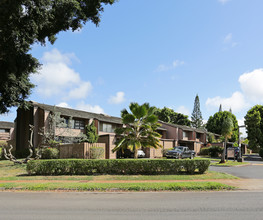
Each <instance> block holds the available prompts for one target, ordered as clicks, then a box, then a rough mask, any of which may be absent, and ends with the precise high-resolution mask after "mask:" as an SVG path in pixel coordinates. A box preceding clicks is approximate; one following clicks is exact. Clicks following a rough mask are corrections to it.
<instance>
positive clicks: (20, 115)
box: [16, 107, 34, 150]
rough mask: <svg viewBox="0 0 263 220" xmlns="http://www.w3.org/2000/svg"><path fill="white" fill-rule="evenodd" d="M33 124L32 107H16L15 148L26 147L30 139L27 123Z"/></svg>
mask: <svg viewBox="0 0 263 220" xmlns="http://www.w3.org/2000/svg"><path fill="white" fill-rule="evenodd" d="M30 124H31V125H34V118H33V107H30V108H29V110H25V109H21V108H19V109H17V119H16V128H17V131H16V150H22V149H25V148H28V146H29V142H28V141H29V139H30V130H29V125H30Z"/></svg>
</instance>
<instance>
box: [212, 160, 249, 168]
mask: <svg viewBox="0 0 263 220" xmlns="http://www.w3.org/2000/svg"><path fill="white" fill-rule="evenodd" d="M248 164H249V163H248V162H237V161H230V160H229V161H226V162H225V163H220V162H217V163H212V164H211V165H212V166H220V167H225V166H228V167H231V166H241V165H248Z"/></svg>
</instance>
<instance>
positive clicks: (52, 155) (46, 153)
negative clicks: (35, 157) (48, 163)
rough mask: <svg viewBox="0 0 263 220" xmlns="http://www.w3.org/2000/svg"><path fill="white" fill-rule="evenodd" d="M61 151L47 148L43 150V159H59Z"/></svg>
mask: <svg viewBox="0 0 263 220" xmlns="http://www.w3.org/2000/svg"><path fill="white" fill-rule="evenodd" d="M58 158H59V150H58V149H57V148H54V147H53V148H52V147H46V148H44V149H43V150H42V155H41V159H58Z"/></svg>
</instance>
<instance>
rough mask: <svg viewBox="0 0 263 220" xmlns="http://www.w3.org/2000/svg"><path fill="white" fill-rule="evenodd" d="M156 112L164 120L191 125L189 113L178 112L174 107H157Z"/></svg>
mask: <svg viewBox="0 0 263 220" xmlns="http://www.w3.org/2000/svg"><path fill="white" fill-rule="evenodd" d="M154 114H155V115H157V116H158V118H159V120H161V121H163V122H167V123H172V124H178V125H186V126H190V125H191V121H190V120H189V119H188V116H187V115H184V114H181V113H177V112H175V111H174V110H173V109H170V108H167V107H164V108H162V109H161V108H156V110H155V113H154Z"/></svg>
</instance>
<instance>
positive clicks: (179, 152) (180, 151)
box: [166, 146, 196, 159]
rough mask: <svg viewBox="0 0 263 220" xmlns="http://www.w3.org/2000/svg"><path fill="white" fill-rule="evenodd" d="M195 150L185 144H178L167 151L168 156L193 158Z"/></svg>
mask: <svg viewBox="0 0 263 220" xmlns="http://www.w3.org/2000/svg"><path fill="white" fill-rule="evenodd" d="M195 154H196V153H195V151H193V150H190V149H189V148H188V147H185V146H177V147H174V148H173V149H172V150H169V151H167V152H166V158H175V159H183V158H190V159H193V158H194V157H195Z"/></svg>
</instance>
